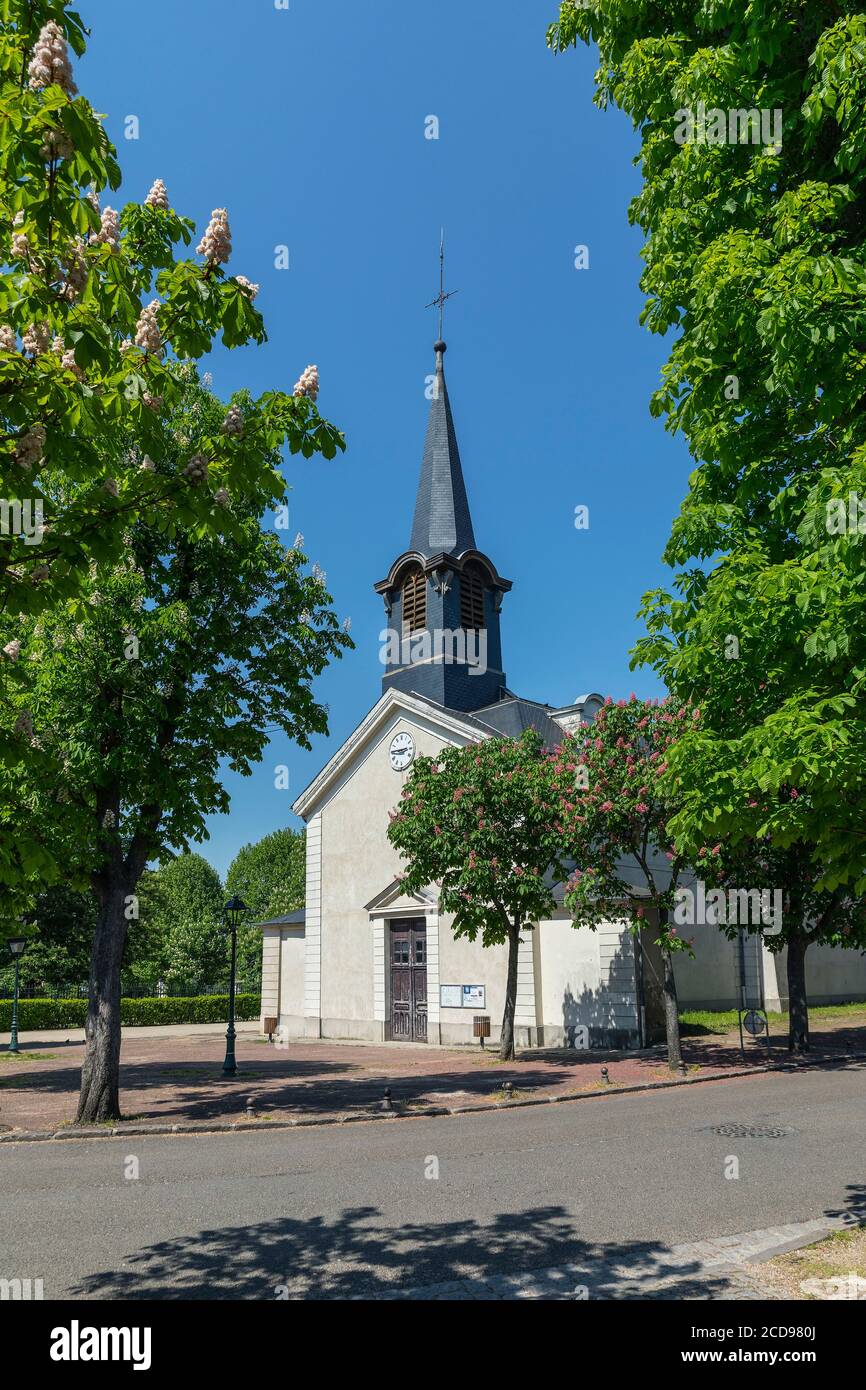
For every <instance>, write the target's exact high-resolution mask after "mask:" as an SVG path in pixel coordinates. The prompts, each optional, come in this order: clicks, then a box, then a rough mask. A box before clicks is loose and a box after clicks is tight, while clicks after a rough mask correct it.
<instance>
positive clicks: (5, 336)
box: [0, 323, 18, 352]
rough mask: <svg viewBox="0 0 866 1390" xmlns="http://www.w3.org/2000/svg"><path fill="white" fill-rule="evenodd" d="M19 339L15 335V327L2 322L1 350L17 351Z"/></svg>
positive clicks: (0, 325) (0, 329) (0, 327)
mask: <svg viewBox="0 0 866 1390" xmlns="http://www.w3.org/2000/svg"><path fill="white" fill-rule="evenodd" d="M17 350H18V340H17V338H16V337H15V329H14V328H10V327H9V325H8V323H0V352H17Z"/></svg>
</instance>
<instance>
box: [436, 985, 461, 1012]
mask: <svg viewBox="0 0 866 1390" xmlns="http://www.w3.org/2000/svg"><path fill="white" fill-rule="evenodd" d="M462 998H463V995H462V992H461V988H460V986H459V985H440V986H439V1007H440V1009H459V1008H460V1007H461V1003H462Z"/></svg>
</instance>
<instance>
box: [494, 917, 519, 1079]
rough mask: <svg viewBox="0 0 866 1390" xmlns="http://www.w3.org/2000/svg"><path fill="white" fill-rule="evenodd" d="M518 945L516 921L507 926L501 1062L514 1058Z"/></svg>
mask: <svg viewBox="0 0 866 1390" xmlns="http://www.w3.org/2000/svg"><path fill="white" fill-rule="evenodd" d="M519 946H520V926H519V923H518V922H514V923H513V924H511V923H509V926H508V976H507V979H506V982H505V1009H504V1011H503V1014H502V1036H501V1039H500V1042H499V1056H500V1058H501V1060H502V1061H503V1062H511V1061H513V1060H514V1011H515V1009H516V1007H517V952H518V949H519Z"/></svg>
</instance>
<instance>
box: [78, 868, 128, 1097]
mask: <svg viewBox="0 0 866 1390" xmlns="http://www.w3.org/2000/svg"><path fill="white" fill-rule="evenodd" d="M125 907H126V892H125V888H124V886H123V884H120V883H117V882H114V883H112V884H111V885H110V886H109V887H108V888H107V889H106V891H105V892H104V893H103V894H102V900H101V902H100V908H99V916H98V918H97V923H96V930H95V932H94V935H93V949H92V952H91V956H90V997H89V1000H88V1005H87V1023H86V1025H85V1038H86V1047H85V1052H84V1065H83V1066H82V1068H81V1094H80V1096H79V1099H78V1116H77V1123H78V1124H97V1123H98V1122H99V1121H101V1120H119V1119H120V1118H121V1114H120V967H121V963H122V961H123V947H124V944H125V942H126V932H127V925H128V924H127V920H126V916H125Z"/></svg>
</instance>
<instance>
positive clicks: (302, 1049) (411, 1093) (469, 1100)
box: [0, 1023, 866, 1140]
mask: <svg viewBox="0 0 866 1390" xmlns="http://www.w3.org/2000/svg"><path fill="white" fill-rule="evenodd" d="M223 1031H224V1030H223V1028H222V1025H218V1024H205V1025H197V1026H196V1025H190V1026H188V1027H186V1028H184V1029H178V1030H174V1029H171V1028H165V1029H163V1028H131V1029H127V1030H125V1032H124V1036H123V1046H122V1053H121V1108H122V1113H123V1116H124V1120H125V1121H126V1122H127V1123H129V1122H132V1123H135V1124H136V1125H137V1126H140V1125H145V1126H149V1125H158V1126H160V1128H161V1129H170V1128H172V1127H173V1126H183V1128H184V1129H188V1128H191V1129H196V1128H201V1129H208V1128H211V1129H213V1128H216V1127H222V1128H225V1127H227V1126H232V1125H236V1124H247V1123H255V1122H259V1123H273V1122H278V1123H283V1124H298V1123H300V1124H310V1123H314V1124H316V1123H318V1124H321V1123H334V1122H336V1121H341V1120H346V1119H364V1118H367V1119H372V1118H381V1117H382V1116H383V1115H387V1114H389V1113H393V1111H390V1112H389V1111H387V1110H386V1111H383V1109H382V1102H383V1099H384V1097H385V1091H386V1089H388V1090H389V1091H390V1092H391V1104H392V1106H393V1110H394V1111H396V1112H398V1113H401V1114H406V1115H422V1114H430V1113H438V1114H445V1113H451V1112H455V1111H456V1112H459V1111H461V1110H467V1109H473V1110H476V1109H486V1108H488V1107H494V1106H497V1105H503V1104H506V1105H507V1104H514V1103H516V1102H517V1103H522V1104H541V1103H543V1102H545V1101H550V1100H566V1099H573V1098H579V1097H585V1098H588V1097H590V1096H603V1095H616V1094H617V1092H621V1091H622V1089H623V1088H628V1087H631V1088H634V1087H639V1088H647V1087H648V1088H659V1089H660V1090H662V1092H663V1093H664V1092H666V1090H667V1088H669V1087H671V1086H674V1087H676V1086H683V1085H690V1084H694V1083H695V1082H700V1081H704V1080H713V1079H716V1080H717V1081H723V1080H724V1079H726V1078H733V1077H735V1076H743V1075H746V1076H748V1075H752V1074H755V1073H756V1072H760V1071H764V1070H766V1067H767V1060H766V1058H767V1054H766V1049H765V1048H764V1047H762V1046H756V1045H752V1046H751V1047H750V1048H749V1051H748V1052H747V1055H746V1058H745V1060H744V1059H743V1058H742V1056H741V1054H740V1050H739V1047H738V1046H735V1045H734V1044H733V1042H732V1041H731V1040H730V1038H729V1036H724V1037H718V1036H710V1037H700V1038H688V1039H686V1040H685V1041H684V1045H683V1053H684V1058H685V1061H686V1074H685V1076H684V1077H678V1076H674V1077H673V1078H672V1077H671V1073H670V1071H669V1070H668V1067H667V1063H666V1060H665V1055H664V1049H653V1050H651V1051H647V1052H640V1053H638V1052H609V1053H604V1052H595V1051H592V1052H573V1051H570V1050H568V1049H565V1048H558V1049H555V1050H542V1051H531V1052H524V1053H522V1054H521V1055H520V1056H519V1057H518V1058H517V1059H516V1060H515V1061H513V1062H500V1060H499V1058H498V1056H497V1055H496V1054H495V1053H493V1052H491V1051H489V1050H485V1051H482V1050H481V1049H480V1048H461V1049H453V1050H452V1049H446V1048H438V1047H437V1048H432V1047H423V1046H416V1045H411V1044H399V1043H391V1044H385V1045H382V1044H372V1043H354V1044H353V1043H345V1042H332V1041H316V1040H304V1041H299V1042H291V1043H289V1044H288V1045H287V1046H280V1045H278V1044H269V1043H268V1042H267V1040H266V1039H264V1038H262V1037H260V1036H259V1034H258V1027H257V1025H256V1024H255V1023H253V1024H246V1025H241V1029H239V1033H238V1039H237V1049H236V1050H237V1060H238V1068H239V1074H238V1076H237V1077H236V1078H226V1077H223V1075H222V1070H221V1069H222V1062H223V1056H224V1045H223V1038H222V1036H221V1035H222V1033H223ZM67 1038H68V1039H69V1041H66V1040H67ZM814 1045H815V1051H814V1052H813V1053H811V1054H810V1055H809V1058H808V1059H806V1060H804V1061H799V1060H798V1061H794V1062H789V1059H788V1054H787V1051H786V1050H785V1048H784V1040H783V1039H780V1040H779V1041H778V1043H777V1044H776V1045H775V1046H774V1050H773V1064H774V1065H776V1066H779V1065H781V1066H786V1065H790V1066H795V1067H797V1068H798V1069H800V1068H803V1067H809V1066H813V1065H820V1064H821V1062H822V1061H826V1060H836V1061H838V1062H840V1063H842V1064H846V1065H852V1066H866V1027H861V1028H844V1029H839V1030H835V1031H833V1032H830V1031H829V1030H828V1031H825V1032H823V1033H821V1034H820V1035H818V1034H816V1035H815V1037H814ZM22 1047H23V1051H22V1053H21V1055H20V1056H18V1057H15V1056H12V1055H11V1054H9V1053H8V1052H0V1131H3V1133H2V1137H3V1138H5V1139H6V1140H9V1139H11V1138H14V1137H15V1135H16V1133H22V1132H25V1131H29V1132H32V1131H39V1132H40V1133H41V1134H42V1135H46V1136H50V1135H51V1134H54V1133H57V1132H58V1131H61V1130H63V1128H64V1127H67V1126H70V1125H72V1123H73V1121H74V1117H75V1111H76V1103H77V1094H78V1087H79V1082H80V1069H81V1063H82V1059H83V1055H84V1044H83V1040H82V1039H81V1038H80V1037H79V1038H74V1036H73V1033H72V1032H70V1033H63V1032H61V1033H60V1034H53V1035H51V1034H49V1035H47V1036H45V1035H43V1036H42V1037H41V1038H39V1039H33V1040H32V1041H30V1042H28V1041H27V1040H26V1039H25V1040H23V1041H22ZM861 1058H862V1059H863V1060H859V1059H861ZM603 1068H604V1069H605V1071H606V1073H607V1075H606V1076H605V1075H604V1074H603V1071H602V1069H603ZM99 1132H101V1133H106V1132H107V1131H106V1130H105V1129H103V1130H101V1131H99Z"/></svg>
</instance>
